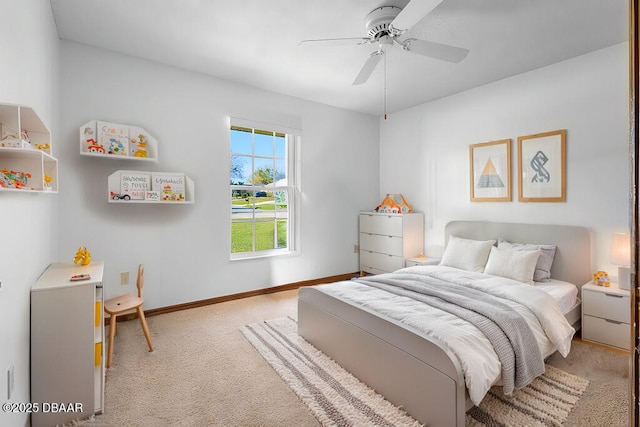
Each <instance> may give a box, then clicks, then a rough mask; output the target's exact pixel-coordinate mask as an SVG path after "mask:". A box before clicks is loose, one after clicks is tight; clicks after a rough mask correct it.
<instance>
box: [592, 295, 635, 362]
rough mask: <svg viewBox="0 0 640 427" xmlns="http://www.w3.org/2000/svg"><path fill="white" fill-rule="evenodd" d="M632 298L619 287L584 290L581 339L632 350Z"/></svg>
mask: <svg viewBox="0 0 640 427" xmlns="http://www.w3.org/2000/svg"><path fill="white" fill-rule="evenodd" d="M629 304H630V294H629V291H628V290H626V289H620V288H619V287H618V285H617V284H616V283H611V286H610V287H608V288H607V287H604V286H598V285H594V284H593V283H592V282H590V283H587V284H586V285H584V286H583V287H582V339H584V340H586V341H593V342H598V343H601V344H606V345H610V346H614V347H618V348H623V349H625V350H629V347H630V341H631V329H630V325H629V321H630V314H629V310H630V308H629V307H630V305H629Z"/></svg>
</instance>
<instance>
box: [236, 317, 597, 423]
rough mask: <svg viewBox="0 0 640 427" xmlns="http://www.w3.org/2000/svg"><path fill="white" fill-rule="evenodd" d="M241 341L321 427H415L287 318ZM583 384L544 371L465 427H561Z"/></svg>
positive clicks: (493, 398)
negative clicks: (278, 376) (285, 386)
mask: <svg viewBox="0 0 640 427" xmlns="http://www.w3.org/2000/svg"><path fill="white" fill-rule="evenodd" d="M242 333H243V334H244V336H245V337H246V338H247V339H248V340H249V342H251V344H253V346H254V347H255V348H256V349H257V350H258V352H259V353H260V354H261V355H262V356H263V357H264V358H265V360H266V361H267V362H268V363H269V364H270V365H271V366H272V367H273V368H274V369H275V371H276V372H277V373H278V374H279V375H280V376H281V377H282V379H283V380H284V381H285V382H286V383H287V384H288V385H289V387H291V389H292V390H293V391H294V392H295V393H296V394H297V395H298V397H299V398H300V399H301V400H302V401H303V402H304V403H305V404H306V405H307V406H308V407H309V409H310V410H311V412H312V413H313V414H314V415H315V417H316V418H317V419H318V420H319V421H320V423H321V424H322V425H324V426H349V425H358V426H360V425H376V426H377V425H380V426H418V425H420V424H419V423H418V422H417V421H416V420H414V419H413V418H411V417H410V416H409V415H407V413H406V412H404V411H403V410H402V409H400V408H398V407H397V406H394V405H393V404H391V403H390V402H388V401H387V400H385V399H384V398H383V397H382V396H381V395H379V394H377V393H376V392H375V391H374V390H372V389H371V388H370V387H368V386H367V385H365V384H364V383H362V382H361V381H359V380H358V379H357V378H355V377H354V376H353V375H351V374H350V373H349V372H347V371H346V370H344V369H343V368H342V367H340V366H339V365H338V364H337V363H335V362H334V361H333V360H331V359H330V358H329V357H328V356H326V355H325V354H323V353H322V352H321V351H319V350H317V349H316V348H315V347H313V346H312V345H311V344H309V343H308V342H307V341H305V340H304V339H303V338H302V337H300V336H299V335H298V325H297V322H296V320H295V319H292V318H290V317H287V318H280V319H275V320H269V321H264V322H262V323H254V324H252V325H248V326H245V327H243V328H242ZM588 383H589V382H588V381H587V380H586V379H583V378H580V377H577V376H575V375H571V374H568V373H566V372H564V371H562V370H560V369H557V368H555V367H553V366H550V365H547V366H546V372H545V374H544V375H542V376H541V377H539V378H538V379H536V380H535V381H534V382H533V383H531V384H530V385H529V386H527V387H525V388H524V389H522V390H518V391H516V392H515V393H513V395H512V396H511V397H505V396H503V395H502V391H501V389H500V388H499V387H493V388H492V389H491V391H490V392H489V394H488V395H487V396H486V397H485V398H484V399H483V401H482V403H481V404H480V406H479V407H473V408H472V409H471V410H469V411H468V412H467V416H466V424H467V426H483V425H486V426H525V425H526V426H561V425H562V423H563V422H564V421H565V420H566V419H567V416H568V415H569V413H570V412H571V410H572V409H573V407H574V406H575V404H576V403H577V402H578V399H579V398H580V396H581V395H582V393H583V392H584V390H585V389H586V388H587V385H588Z"/></svg>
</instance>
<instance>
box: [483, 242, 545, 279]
mask: <svg viewBox="0 0 640 427" xmlns="http://www.w3.org/2000/svg"><path fill="white" fill-rule="evenodd" d="M539 256H540V251H538V250H535V251H523V250H515V249H504V248H503V249H501V248H498V247H495V246H494V247H492V248H491V253H490V254H489V260H488V261H487V267H486V268H485V269H484V272H485V273H486V274H491V275H493V276H501V277H508V278H509V279H514V280H517V281H519V282H524V283H527V284H529V285H533V273H534V272H535V271H536V263H537V262H538V257H539Z"/></svg>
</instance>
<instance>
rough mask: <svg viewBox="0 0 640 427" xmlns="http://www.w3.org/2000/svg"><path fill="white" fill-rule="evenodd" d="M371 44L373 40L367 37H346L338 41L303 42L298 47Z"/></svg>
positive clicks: (313, 40)
mask: <svg viewBox="0 0 640 427" xmlns="http://www.w3.org/2000/svg"><path fill="white" fill-rule="evenodd" d="M365 43H371V39H369V38H367V37H346V38H336V39H311V40H302V41H301V42H300V43H298V46H301V45H310V46H320V45H323V46H324V45H327V46H329V45H330V46H342V45H353V44H365Z"/></svg>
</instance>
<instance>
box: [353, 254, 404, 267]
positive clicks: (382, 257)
mask: <svg viewBox="0 0 640 427" xmlns="http://www.w3.org/2000/svg"><path fill="white" fill-rule="evenodd" d="M372 267H373V268H375V269H376V270H382V271H384V272H388V273H390V272H392V271H396V270H399V269H401V268H403V267H404V259H402V257H399V256H394V255H387V254H380V253H377V252H369V251H362V250H360V268H361V269H362V270H364V271H368V272H370V269H371V268H372Z"/></svg>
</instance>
